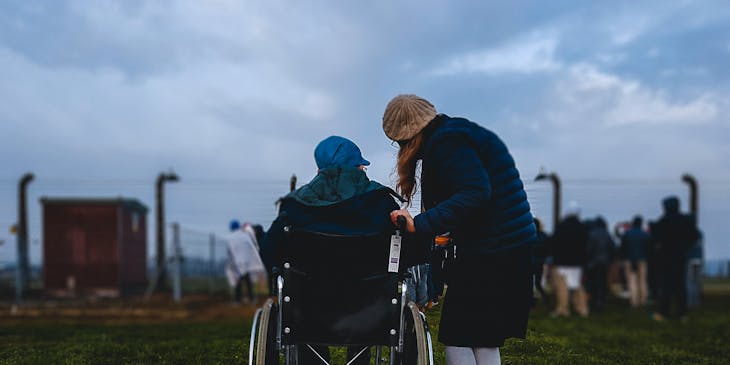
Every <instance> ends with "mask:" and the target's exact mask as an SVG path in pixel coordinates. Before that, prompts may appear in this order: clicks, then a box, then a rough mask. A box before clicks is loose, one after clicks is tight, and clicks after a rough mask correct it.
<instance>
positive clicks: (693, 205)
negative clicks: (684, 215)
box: [682, 174, 699, 220]
mask: <svg viewBox="0 0 730 365" xmlns="http://www.w3.org/2000/svg"><path fill="white" fill-rule="evenodd" d="M682 181H683V182H684V183H685V184H687V185H689V211H690V212H691V213H692V215H693V216H694V217H695V220H696V219H697V217H698V214H699V207H698V205H697V200H698V199H699V198H698V187H697V179H695V177H694V176H692V175H690V174H684V175H682Z"/></svg>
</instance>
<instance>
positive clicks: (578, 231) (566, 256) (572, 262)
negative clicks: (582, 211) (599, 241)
mask: <svg viewBox="0 0 730 365" xmlns="http://www.w3.org/2000/svg"><path fill="white" fill-rule="evenodd" d="M587 244H588V228H587V227H586V225H585V224H583V223H581V221H580V220H578V217H576V216H569V217H567V218H565V219H563V220H562V221H561V222H560V223H558V226H557V227H555V233H553V236H552V238H551V239H550V253H551V255H552V256H553V265H556V266H583V265H585V263H586V249H587Z"/></svg>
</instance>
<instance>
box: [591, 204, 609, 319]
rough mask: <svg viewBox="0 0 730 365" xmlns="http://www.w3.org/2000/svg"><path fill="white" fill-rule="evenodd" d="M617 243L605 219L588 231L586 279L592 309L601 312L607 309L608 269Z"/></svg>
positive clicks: (594, 222)
mask: <svg viewBox="0 0 730 365" xmlns="http://www.w3.org/2000/svg"><path fill="white" fill-rule="evenodd" d="M615 249H616V243H615V242H614V241H613V238H611V234H610V233H608V225H607V224H606V220H605V219H603V217H601V216H599V217H597V218H596V219H595V220H594V221H593V223H592V224H591V225H590V230H589V231H588V245H587V249H586V277H587V279H588V280H587V281H588V285H587V286H588V292H589V294H590V300H589V304H590V309H591V310H596V311H600V310H603V309H604V308H605V307H606V300H607V298H608V267H609V265H611V261H613V255H614V251H615Z"/></svg>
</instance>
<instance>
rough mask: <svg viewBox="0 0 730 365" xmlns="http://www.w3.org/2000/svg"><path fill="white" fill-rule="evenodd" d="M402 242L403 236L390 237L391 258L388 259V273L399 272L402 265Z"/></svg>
mask: <svg viewBox="0 0 730 365" xmlns="http://www.w3.org/2000/svg"><path fill="white" fill-rule="evenodd" d="M400 240H401V236H399V235H393V236H390V258H389V259H388V272H398V266H399V265H400Z"/></svg>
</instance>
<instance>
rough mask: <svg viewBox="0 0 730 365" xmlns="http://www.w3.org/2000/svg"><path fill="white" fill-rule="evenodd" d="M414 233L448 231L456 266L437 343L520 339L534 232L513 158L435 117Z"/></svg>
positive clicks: (485, 136)
mask: <svg viewBox="0 0 730 365" xmlns="http://www.w3.org/2000/svg"><path fill="white" fill-rule="evenodd" d="M420 153H421V157H422V179H421V183H422V184H421V186H422V196H423V203H424V207H425V208H426V209H427V210H426V211H424V212H423V213H421V214H419V215H418V216H416V217H415V218H414V222H415V226H416V231H417V232H418V234H420V235H427V236H431V237H432V236H434V235H438V234H443V233H445V232H450V233H451V237H452V238H453V240H454V242H455V244H456V247H457V254H456V259H455V261H454V262H453V263H452V264H451V265H450V266H449V269H448V271H447V272H446V283H447V285H448V289H447V291H446V297H445V299H444V307H443V311H442V316H441V324H440V331H439V340H440V341H441V342H442V343H444V344H446V345H451V346H468V347H496V346H501V345H502V344H503V343H504V340H505V339H506V338H509V337H519V338H524V336H525V331H526V327H527V318H528V313H529V306H530V302H531V300H532V276H531V269H530V266H531V265H530V244H531V243H532V242H533V241H534V240H535V239H536V230H535V225H534V220H533V217H532V214H531V213H530V205H529V204H528V202H527V195H526V193H525V191H524V187H523V184H522V181H521V180H520V177H519V173H518V171H517V168H516V167H515V163H514V160H513V159H512V156H511V155H510V153H509V151H508V150H507V147H506V146H505V144H504V143H503V142H502V141H501V140H500V139H499V137H497V135H496V134H494V133H493V132H491V131H489V130H487V129H485V128H483V127H481V126H479V125H477V124H475V123H472V122H470V121H468V120H466V119H463V118H450V117H448V116H446V115H443V114H441V115H439V116H437V117H436V119H434V120H433V121H432V122H431V123H430V124H429V126H427V127H426V129H425V130H424V147H423V150H422V151H420Z"/></svg>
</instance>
